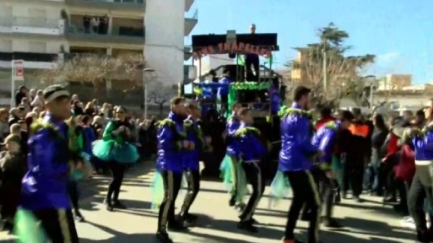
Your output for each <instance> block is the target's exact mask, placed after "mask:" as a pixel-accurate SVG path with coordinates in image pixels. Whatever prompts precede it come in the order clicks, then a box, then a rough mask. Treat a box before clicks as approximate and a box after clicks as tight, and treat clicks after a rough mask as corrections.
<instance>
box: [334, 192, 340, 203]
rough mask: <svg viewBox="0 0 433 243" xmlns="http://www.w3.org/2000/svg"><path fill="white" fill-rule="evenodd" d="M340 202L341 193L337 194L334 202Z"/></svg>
mask: <svg viewBox="0 0 433 243" xmlns="http://www.w3.org/2000/svg"><path fill="white" fill-rule="evenodd" d="M340 202H341V196H340V194H337V195H336V196H335V199H334V203H335V204H339V203H340Z"/></svg>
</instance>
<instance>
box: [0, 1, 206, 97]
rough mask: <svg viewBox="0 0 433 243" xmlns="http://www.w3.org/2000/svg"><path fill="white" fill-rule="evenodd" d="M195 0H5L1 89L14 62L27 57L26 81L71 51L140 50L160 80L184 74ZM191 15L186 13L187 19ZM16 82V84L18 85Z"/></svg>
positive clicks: (0, 23)
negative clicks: (187, 41)
mask: <svg viewBox="0 0 433 243" xmlns="http://www.w3.org/2000/svg"><path fill="white" fill-rule="evenodd" d="M193 3H194V0H20V1H16V0H2V1H0V82H1V83H2V85H1V87H0V89H5V90H8V87H9V85H10V79H11V60H18V59H19V60H24V77H25V81H23V82H25V84H27V85H29V86H30V85H32V84H37V83H38V82H39V80H37V78H36V77H34V75H33V74H34V71H35V70H40V69H51V68H55V67H56V66H57V65H58V63H59V62H60V63H61V62H62V61H64V60H65V57H67V56H68V53H98V54H107V55H113V56H115V55H121V54H124V53H130V52H132V53H140V54H141V53H142V54H143V55H144V57H145V59H146V63H147V65H148V66H149V67H151V68H153V69H155V70H156V73H157V75H156V78H157V79H158V81H160V82H164V83H167V84H168V85H171V84H174V83H179V82H181V81H182V80H183V78H184V65H183V63H184V60H186V59H189V58H190V56H191V55H190V53H188V52H187V51H186V49H187V48H185V46H184V37H185V36H188V35H189V34H190V33H191V31H192V29H193V28H194V27H195V25H196V24H197V22H198V18H197V10H193V9H191V7H192V5H193ZM185 16H187V17H185ZM17 85H18V84H17Z"/></svg>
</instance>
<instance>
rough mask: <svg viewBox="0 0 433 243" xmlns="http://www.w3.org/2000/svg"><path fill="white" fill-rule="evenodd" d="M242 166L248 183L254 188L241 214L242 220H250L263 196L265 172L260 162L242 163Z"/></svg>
mask: <svg viewBox="0 0 433 243" xmlns="http://www.w3.org/2000/svg"><path fill="white" fill-rule="evenodd" d="M242 168H243V169H244V171H245V175H246V177H247V181H248V183H249V184H250V185H251V187H252V188H253V192H252V194H251V196H250V199H249V200H248V203H247V205H246V207H245V208H244V210H243V211H242V213H241V215H240V216H239V218H240V219H241V221H248V220H251V219H252V217H253V215H254V212H255V211H256V208H257V206H258V204H259V202H260V199H261V198H262V195H263V191H264V187H265V183H264V181H263V174H262V170H261V169H260V165H259V162H253V163H242Z"/></svg>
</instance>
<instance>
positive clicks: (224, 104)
mask: <svg viewBox="0 0 433 243" xmlns="http://www.w3.org/2000/svg"><path fill="white" fill-rule="evenodd" d="M221 108H222V113H221V114H223V113H224V112H226V111H227V110H228V108H229V96H228V95H221Z"/></svg>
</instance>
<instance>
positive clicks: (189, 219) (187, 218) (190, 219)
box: [182, 213, 198, 222]
mask: <svg viewBox="0 0 433 243" xmlns="http://www.w3.org/2000/svg"><path fill="white" fill-rule="evenodd" d="M197 218H198V216H197V215H194V214H190V213H187V214H185V215H183V216H182V219H183V220H185V221H187V222H195V221H197Z"/></svg>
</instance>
